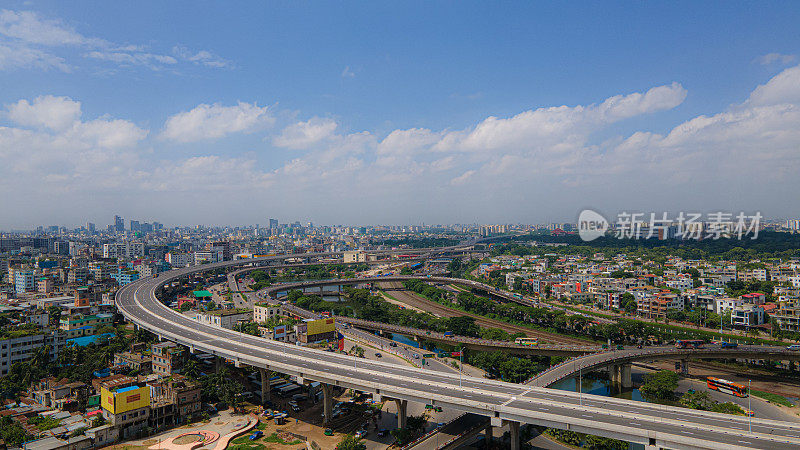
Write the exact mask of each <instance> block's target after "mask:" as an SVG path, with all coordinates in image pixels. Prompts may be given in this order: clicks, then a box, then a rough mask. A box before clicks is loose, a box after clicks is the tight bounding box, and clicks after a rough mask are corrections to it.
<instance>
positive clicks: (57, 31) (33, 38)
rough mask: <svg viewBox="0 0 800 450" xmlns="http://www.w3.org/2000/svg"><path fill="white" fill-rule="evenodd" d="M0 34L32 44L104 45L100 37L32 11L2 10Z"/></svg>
mask: <svg viewBox="0 0 800 450" xmlns="http://www.w3.org/2000/svg"><path fill="white" fill-rule="evenodd" d="M0 35H3V36H6V37H8V38H12V39H17V40H20V41H23V42H27V43H31V44H41V45H46V46H59V45H102V44H103V43H104V41H102V40H100V39H94V38H87V37H85V36H83V35H81V34H80V33H77V32H76V31H75V30H73V29H72V28H70V27H68V26H66V25H64V24H63V23H62V22H61V21H58V20H49V19H43V18H41V17H39V16H38V14H36V13H35V12H32V11H10V10H7V9H4V10H0Z"/></svg>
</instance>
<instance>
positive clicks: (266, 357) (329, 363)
mask: <svg viewBox="0 0 800 450" xmlns="http://www.w3.org/2000/svg"><path fill="white" fill-rule="evenodd" d="M314 255H329V254H304V256H306V257H314ZM277 258H283V256H280V257H277ZM247 262H253V261H252V260H251V261H227V262H220V263H213V264H207V265H201V266H195V267H188V268H183V269H177V270H173V271H170V272H166V273H164V274H161V275H160V276H158V277H157V278H145V279H141V280H138V281H136V282H133V283H130V284H128V285H126V286H124V287H122V288H121V289H120V290H119V291H118V292H117V295H116V304H117V307H118V308H119V310H120V312H121V313H122V314H123V315H124V316H125V317H126V318H127V319H128V320H130V321H132V322H133V323H135V324H136V325H137V326H139V327H142V328H144V329H147V330H149V331H151V332H153V333H155V334H157V335H158V336H159V337H161V338H164V339H169V340H172V341H175V342H177V343H180V344H183V345H186V346H188V347H189V348H190V351H192V352H196V351H202V352H206V353H209V354H212V355H216V356H219V357H221V358H225V359H228V360H231V361H232V362H233V363H234V364H235V365H237V366H240V365H249V366H253V367H257V368H259V369H262V373H265V371H266V370H274V371H278V372H282V373H286V374H289V375H293V376H295V377H297V379H298V380H300V381H311V380H313V381H319V382H322V383H324V384H325V385H326V386H327V388H323V392H326V400H325V409H326V413H328V414H327V416H328V417H330V408H331V396H330V390H331V389H330V386H331V385H336V386H342V387H345V388H352V389H357V390H361V391H365V392H372V393H373V394H374V395H375V396H376V397H378V398H388V399H395V401H397V403H398V407H399V408H398V410H399V411H401V414H399V416H400V417H401V418H402V417H403V416H404V415H403V413H402V411H404V410H405V402H407V401H415V402H421V403H432V404H436V405H440V406H442V407H450V408H455V409H458V410H461V411H464V412H470V413H475V414H479V415H482V416H486V417H489V418H490V420H491V422H492V424H493V425H496V426H497V425H500V424H501V423H503V422H507V423H508V424H509V426H510V429H511V435H512V449H513V448H519V424H520V423H529V424H535V425H540V426H545V427H552V428H559V429H569V430H573V431H577V432H583V433H589V434H594V435H599V436H606V437H612V438H616V439H622V440H625V441H629V442H637V443H641V444H644V445H646V446H652V447H668V448H720V449H722V448H773V449H790V448H797V447H798V446H800V424H793V423H788V422H777V421H767V420H763V419H750V418H744V417H737V416H730V415H723V414H716V413H709V412H705V411H696V410H689V409H684V408H676V407H669V406H662V405H653V404H647V403H642V402H636V401H629V400H621V399H614V398H608V397H601V396H592V395H581V394H576V393H571V392H565V391H554V390H550V389H546V388H541V387H535V386H527V385H517V384H512V383H505V382H502V381H496V380H487V379H482V378H472V377H465V376H463V375H460V374H458V375H457V374H447V373H437V372H431V371H427V370H424V369H416V368H410V367H408V366H399V365H395V364H391V363H386V362H382V361H369V360H364V359H359V358H354V357H350V356H347V355H341V354H337V353H330V352H324V351H318V350H314V349H309V348H305V347H300V346H295V345H288V344H284V343H281V342H277V341H272V340H268V339H264V338H260V337H255V336H250V335H246V334H242V333H237V332H234V331H232V330H226V329H222V328H215V327H211V326H207V325H202V324H200V323H198V322H196V321H194V320H192V319H189V318H188V317H186V316H184V315H182V314H179V313H178V312H176V311H174V310H171V309H169V308H167V307H166V306H165V305H164V304H163V303H162V302H161V301H160V300H159V299H158V298H156V295H155V294H156V290H157V289H158V288H159V287H160V286H161V285H163V284H165V283H167V282H170V281H172V280H174V279H177V278H180V277H184V276H186V275H189V274H192V273H196V272H201V271H206V270H213V269H216V268H226V267H233V266H236V265H240V264H243V263H247Z"/></svg>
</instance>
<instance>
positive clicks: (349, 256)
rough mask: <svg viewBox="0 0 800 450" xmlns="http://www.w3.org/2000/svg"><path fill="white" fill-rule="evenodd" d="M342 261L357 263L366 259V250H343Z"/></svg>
mask: <svg viewBox="0 0 800 450" xmlns="http://www.w3.org/2000/svg"><path fill="white" fill-rule="evenodd" d="M342 258H343V259H342V261H343V262H344V263H345V264H347V263H359V262H366V261H367V252H365V251H363V250H356V251H351V252H343V255H342Z"/></svg>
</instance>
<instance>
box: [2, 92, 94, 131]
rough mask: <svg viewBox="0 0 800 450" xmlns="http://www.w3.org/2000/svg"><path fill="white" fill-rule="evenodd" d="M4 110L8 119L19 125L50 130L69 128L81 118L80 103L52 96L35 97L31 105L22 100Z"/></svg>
mask: <svg viewBox="0 0 800 450" xmlns="http://www.w3.org/2000/svg"><path fill="white" fill-rule="evenodd" d="M6 108H7V109H8V117H9V119H11V120H12V121H14V122H15V123H17V124H19V125H23V126H29V127H45V128H49V129H51V130H64V129H66V128H69V127H71V126H72V125H73V124H74V123H75V122H77V121H78V119H79V118H80V116H81V104H80V102H76V101H74V100H72V99H71V98H68V97H54V96H52V95H45V96H40V97H36V98H35V99H34V100H33V103H30V102H28V100H25V99H22V100H19V101H18V102H17V103H13V104H11V105H8V106H7V107H6Z"/></svg>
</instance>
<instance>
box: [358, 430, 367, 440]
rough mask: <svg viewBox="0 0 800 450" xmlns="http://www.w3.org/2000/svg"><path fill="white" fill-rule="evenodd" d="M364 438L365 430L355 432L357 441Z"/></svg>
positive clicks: (365, 435)
mask: <svg viewBox="0 0 800 450" xmlns="http://www.w3.org/2000/svg"><path fill="white" fill-rule="evenodd" d="M365 437H367V430H358V431H356V438H357V439H363V438H365Z"/></svg>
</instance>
